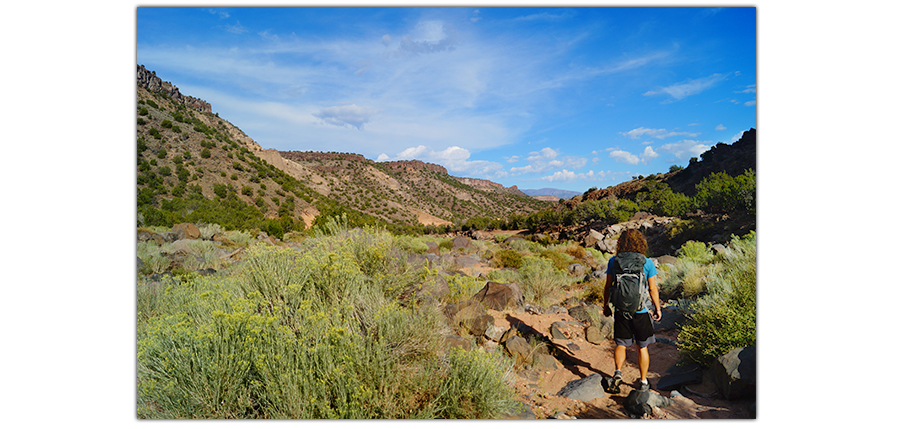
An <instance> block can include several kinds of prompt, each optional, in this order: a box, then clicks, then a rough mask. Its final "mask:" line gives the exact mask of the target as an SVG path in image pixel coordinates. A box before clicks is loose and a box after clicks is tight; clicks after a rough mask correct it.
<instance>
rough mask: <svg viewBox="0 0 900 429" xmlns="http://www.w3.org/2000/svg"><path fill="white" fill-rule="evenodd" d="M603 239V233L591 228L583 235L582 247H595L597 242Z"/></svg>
mask: <svg viewBox="0 0 900 429" xmlns="http://www.w3.org/2000/svg"><path fill="white" fill-rule="evenodd" d="M603 239H604V237H603V234H601V233H599V232H597V231H594V230H593V229H592V230H590V231H589V232H588V233H587V235H585V236H584V241H583V243H584V247H588V248H589V247H595V246H596V245H597V243H599V242H601V241H603Z"/></svg>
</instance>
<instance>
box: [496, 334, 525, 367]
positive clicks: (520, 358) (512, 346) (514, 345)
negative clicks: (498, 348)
mask: <svg viewBox="0 0 900 429" xmlns="http://www.w3.org/2000/svg"><path fill="white" fill-rule="evenodd" d="M503 347H504V348H505V349H506V352H507V353H509V355H510V356H512V357H513V358H514V359H515V360H516V364H517V365H521V364H524V363H527V362H528V361H529V359H530V357H531V346H529V345H528V341H525V339H524V338H522V337H520V336H518V335H513V336H511V337H509V339H507V340H506V342H505V343H503Z"/></svg>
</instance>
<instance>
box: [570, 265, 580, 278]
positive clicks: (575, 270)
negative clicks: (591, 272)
mask: <svg viewBox="0 0 900 429" xmlns="http://www.w3.org/2000/svg"><path fill="white" fill-rule="evenodd" d="M568 268H569V275H570V276H572V277H583V276H584V265H581V264H571V265H569V267H568Z"/></svg>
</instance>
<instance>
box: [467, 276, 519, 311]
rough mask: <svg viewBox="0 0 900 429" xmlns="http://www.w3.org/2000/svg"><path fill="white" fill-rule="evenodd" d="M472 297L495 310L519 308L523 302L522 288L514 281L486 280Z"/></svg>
mask: <svg viewBox="0 0 900 429" xmlns="http://www.w3.org/2000/svg"><path fill="white" fill-rule="evenodd" d="M472 299H474V300H476V301H478V302H481V303H482V304H484V306H485V307H487V308H490V309H492V310H497V311H503V310H507V309H510V310H515V309H520V308H522V307H523V305H524V303H525V298H524V296H523V295H522V289H521V288H519V285H517V284H515V283H496V282H487V284H485V285H484V287H483V288H482V289H481V290H479V291H478V292H477V293H475V296H473V297H472Z"/></svg>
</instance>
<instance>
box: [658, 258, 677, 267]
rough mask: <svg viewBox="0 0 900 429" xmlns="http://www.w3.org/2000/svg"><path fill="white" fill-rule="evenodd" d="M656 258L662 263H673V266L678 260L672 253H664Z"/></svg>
mask: <svg viewBox="0 0 900 429" xmlns="http://www.w3.org/2000/svg"><path fill="white" fill-rule="evenodd" d="M656 260H657V261H659V263H660V264H666V265H671V266H673V267H674V266H675V264H676V263H677V262H678V258H676V257H674V256H671V255H662V256H660V257H658V258H656Z"/></svg>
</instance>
